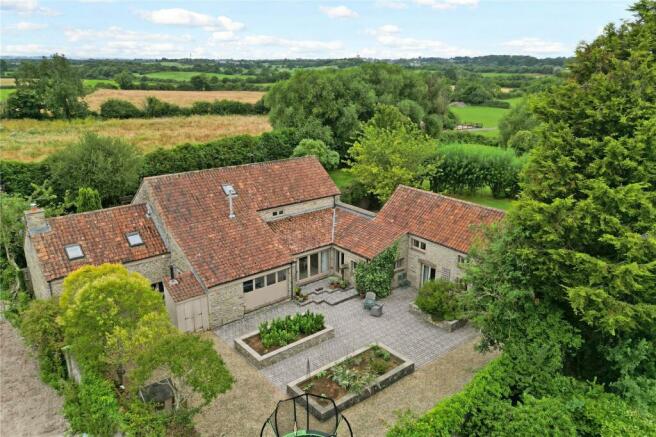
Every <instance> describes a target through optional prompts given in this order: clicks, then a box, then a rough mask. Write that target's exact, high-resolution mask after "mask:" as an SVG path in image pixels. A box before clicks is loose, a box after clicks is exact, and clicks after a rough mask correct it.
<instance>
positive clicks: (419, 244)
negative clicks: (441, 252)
mask: <svg viewBox="0 0 656 437" xmlns="http://www.w3.org/2000/svg"><path fill="white" fill-rule="evenodd" d="M411 245H412V248H413V249H414V250H418V251H419V252H426V242H424V241H421V240H420V239H418V238H414V237H412V242H411Z"/></svg>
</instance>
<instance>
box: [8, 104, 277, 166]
mask: <svg viewBox="0 0 656 437" xmlns="http://www.w3.org/2000/svg"><path fill="white" fill-rule="evenodd" d="M270 130H271V125H270V124H269V119H268V117H267V116H264V115H248V116H246V115H194V116H190V117H161V118H150V119H144V118H134V119H129V120H99V119H95V118H86V119H75V120H71V121H66V120H45V121H44V120H41V121H40V120H31V119H22V120H3V122H2V127H1V128H0V136H1V137H2V153H1V157H2V159H13V160H18V161H38V160H41V159H43V158H45V157H47V156H48V155H50V154H51V153H53V152H56V151H57V150H60V149H62V148H63V147H65V146H66V145H68V144H70V143H73V142H75V141H77V140H78V139H79V138H80V136H82V134H84V133H85V132H95V133H97V134H98V135H104V136H111V137H119V138H124V139H125V140H127V141H129V142H130V143H132V144H134V145H135V146H137V147H138V148H139V149H141V150H142V151H143V152H149V151H151V150H153V149H156V148H157V147H163V148H171V147H173V146H176V145H178V144H183V143H205V142H208V141H212V140H217V139H219V138H224V137H230V136H234V135H242V134H250V135H259V134H261V133H263V132H267V131H270Z"/></svg>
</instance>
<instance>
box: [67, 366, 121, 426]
mask: <svg viewBox="0 0 656 437" xmlns="http://www.w3.org/2000/svg"><path fill="white" fill-rule="evenodd" d="M64 395H65V402H64V416H66V420H67V421H68V424H69V426H70V430H71V431H72V432H74V433H88V434H91V435H94V436H98V437H104V436H106V437H111V436H113V435H114V434H115V433H116V431H117V430H118V429H119V426H120V424H121V414H120V410H119V404H118V400H117V399H116V395H115V393H114V388H113V387H112V384H111V383H110V382H109V381H107V380H106V379H103V378H101V377H100V376H98V375H96V374H94V373H92V372H85V374H84V377H83V378H82V382H81V383H80V385H79V386H75V385H74V384H72V383H70V384H68V385H67V387H66V389H65V391H64Z"/></svg>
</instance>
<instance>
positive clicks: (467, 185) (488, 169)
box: [430, 143, 524, 198]
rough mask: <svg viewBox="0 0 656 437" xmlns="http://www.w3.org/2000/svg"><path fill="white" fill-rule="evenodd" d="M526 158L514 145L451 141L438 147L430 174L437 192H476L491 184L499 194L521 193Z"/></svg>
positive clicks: (507, 196) (496, 194) (513, 194)
mask: <svg viewBox="0 0 656 437" xmlns="http://www.w3.org/2000/svg"><path fill="white" fill-rule="evenodd" d="M523 164H524V160H523V159H521V158H518V157H517V156H516V155H515V152H514V151H513V150H511V149H500V148H498V147H491V146H484V145H481V144H458V143H454V144H447V145H443V146H439V147H438V149H437V160H436V163H435V170H434V171H433V172H432V174H431V176H430V184H431V189H432V190H433V191H436V192H444V191H446V192H450V193H475V192H477V191H478V190H480V189H482V188H484V187H489V188H490V190H491V191H492V195H493V196H494V197H496V198H513V197H516V196H517V195H518V194H519V171H520V170H521V168H522V166H523Z"/></svg>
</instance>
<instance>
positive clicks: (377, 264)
mask: <svg viewBox="0 0 656 437" xmlns="http://www.w3.org/2000/svg"><path fill="white" fill-rule="evenodd" d="M396 253H397V244H396V243H394V244H393V245H392V246H390V247H388V248H387V249H385V250H384V251H382V252H381V253H379V254H378V255H376V256H375V257H374V258H373V259H372V260H371V261H370V262H362V263H360V264H358V265H357V267H356V268H355V286H356V288H357V290H358V292H359V293H360V294H366V293H368V292H373V293H375V294H376V297H385V296H389V294H390V293H391V292H392V279H393V278H394V264H395V263H396Z"/></svg>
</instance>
